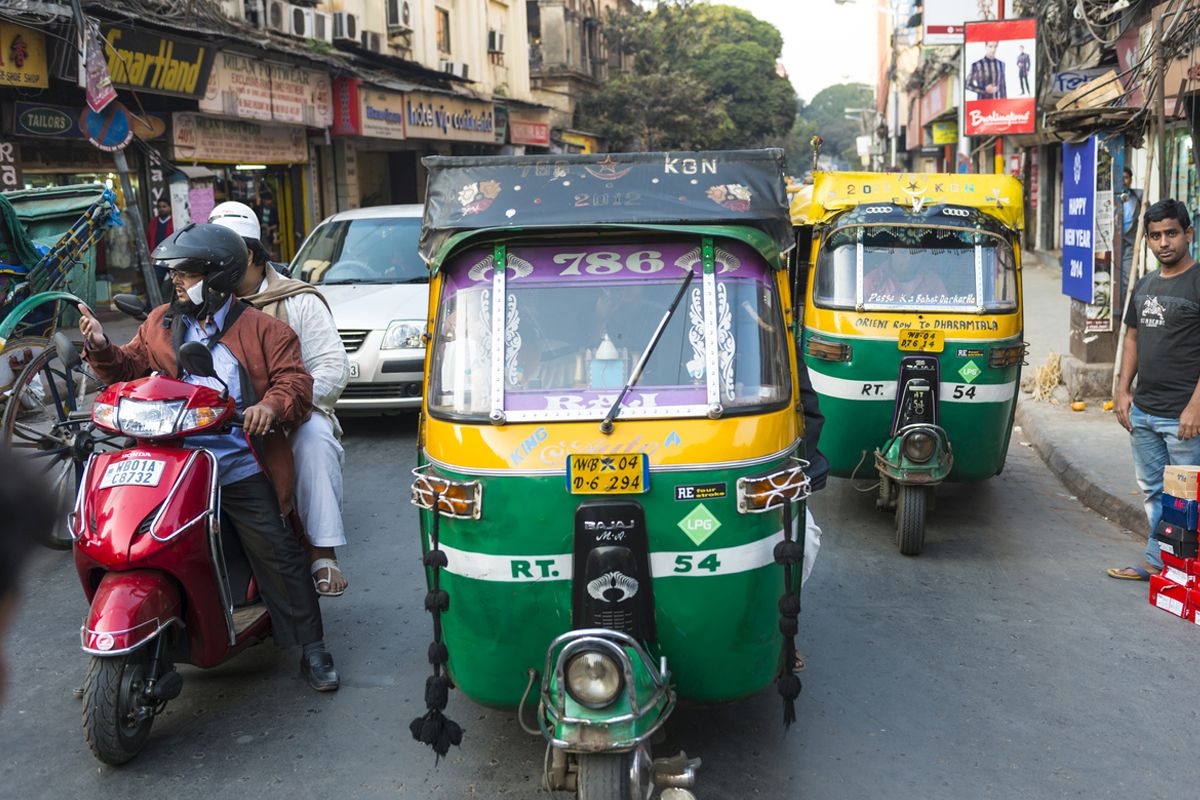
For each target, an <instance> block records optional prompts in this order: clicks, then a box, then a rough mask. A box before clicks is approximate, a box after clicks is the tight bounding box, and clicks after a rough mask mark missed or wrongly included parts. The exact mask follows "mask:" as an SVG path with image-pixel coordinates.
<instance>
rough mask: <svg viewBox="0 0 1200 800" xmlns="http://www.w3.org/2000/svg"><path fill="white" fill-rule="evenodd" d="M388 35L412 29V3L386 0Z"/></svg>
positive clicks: (401, 0) (403, 0)
mask: <svg viewBox="0 0 1200 800" xmlns="http://www.w3.org/2000/svg"><path fill="white" fill-rule="evenodd" d="M387 26H388V33H392V32H404V31H411V30H412V29H413V11H412V3H411V2H409V0H387Z"/></svg>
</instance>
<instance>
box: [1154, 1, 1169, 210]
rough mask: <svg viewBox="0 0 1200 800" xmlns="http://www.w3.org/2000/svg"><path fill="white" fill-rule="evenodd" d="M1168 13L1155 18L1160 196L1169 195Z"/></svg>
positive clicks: (1156, 125)
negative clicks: (1165, 35)
mask: <svg viewBox="0 0 1200 800" xmlns="http://www.w3.org/2000/svg"><path fill="white" fill-rule="evenodd" d="M1165 16H1166V14H1159V16H1158V19H1156V20H1154V77H1155V81H1156V82H1157V86H1156V87H1155V90H1154V114H1155V117H1156V118H1157V119H1156V124H1155V127H1156V128H1157V130H1156V134H1155V135H1156V136H1157V138H1158V142H1157V145H1158V146H1157V147H1156V149H1157V151H1158V193H1159V196H1160V197H1166V196H1167V122H1166V116H1167V96H1166V91H1165V89H1164V84H1166V82H1167V75H1166V70H1167V67H1166V64H1167V59H1166V56H1165V55H1164V53H1163V43H1162V34H1163V17H1165Z"/></svg>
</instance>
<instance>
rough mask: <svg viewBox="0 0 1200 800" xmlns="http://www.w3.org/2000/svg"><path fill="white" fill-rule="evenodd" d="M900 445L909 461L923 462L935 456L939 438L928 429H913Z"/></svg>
mask: <svg viewBox="0 0 1200 800" xmlns="http://www.w3.org/2000/svg"><path fill="white" fill-rule="evenodd" d="M900 447H901V449H902V450H903V451H904V457H905V458H907V459H908V460H909V461H912V462H914V463H917V464H923V463H925V462H926V461H928V460H929V459H931V458H933V454H934V452H935V451H936V450H937V439H936V438H934V436H933V435H932V434H930V433H929V432H928V431H913V432H912V433H910V434H908V435H907V436H905V437H904V442H903V443H902V444H901V445H900Z"/></svg>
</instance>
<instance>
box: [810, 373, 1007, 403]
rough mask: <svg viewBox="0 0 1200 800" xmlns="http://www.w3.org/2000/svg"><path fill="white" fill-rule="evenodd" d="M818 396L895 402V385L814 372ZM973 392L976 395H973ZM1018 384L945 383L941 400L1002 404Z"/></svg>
mask: <svg viewBox="0 0 1200 800" xmlns="http://www.w3.org/2000/svg"><path fill="white" fill-rule="evenodd" d="M808 376H809V378H810V379H811V380H812V385H813V389H815V390H816V392H817V394H823V395H826V396H827V397H836V398H838V399H840V400H879V401H886V402H889V403H891V402H894V401H895V400H896V381H862V380H858V381H852V380H848V379H846V378H835V377H833V376H832V375H825V374H823V373H820V372H817V371H815V370H810V371H809V373H808ZM971 390H974V391H971ZM1016 391H1017V382H1016V381H1009V382H1008V383H942V384H941V387H940V388H939V390H938V399H940V400H941V401H942V402H943V403H1003V402H1007V401H1008V400H1011V399H1012V398H1013V396H1014V395H1015V394H1016Z"/></svg>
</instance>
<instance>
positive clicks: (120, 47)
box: [100, 25, 214, 98]
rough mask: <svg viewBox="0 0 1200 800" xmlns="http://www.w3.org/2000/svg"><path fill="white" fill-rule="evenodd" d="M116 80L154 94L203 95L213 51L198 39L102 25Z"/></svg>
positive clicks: (106, 52) (132, 87)
mask: <svg viewBox="0 0 1200 800" xmlns="http://www.w3.org/2000/svg"><path fill="white" fill-rule="evenodd" d="M100 30H101V35H102V36H103V38H104V53H105V56H106V57H107V58H108V70H109V73H110V74H111V75H112V80H113V84H115V85H116V86H119V87H125V88H129V89H138V90H140V91H144V92H153V93H154V94H167V95H175V96H177V97H192V98H201V97H203V96H204V92H205V89H206V87H207V86H208V76H209V72H211V71H212V64H213V55H214V51H213V49H212V48H211V47H209V46H207V45H204V44H201V43H199V42H193V41H189V40H187V39H180V38H178V37H175V36H168V35H166V34H160V33H156V32H154V31H151V30H149V29H147V28H141V27H138V28H132V27H125V26H123V25H104V26H102V27H101V29H100Z"/></svg>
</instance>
